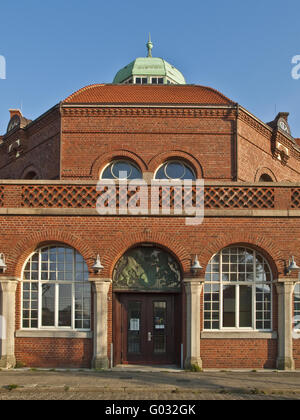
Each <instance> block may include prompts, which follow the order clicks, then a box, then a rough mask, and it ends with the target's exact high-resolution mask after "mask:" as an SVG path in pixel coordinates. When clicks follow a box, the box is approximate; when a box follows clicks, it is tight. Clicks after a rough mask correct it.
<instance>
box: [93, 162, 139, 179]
mask: <svg viewBox="0 0 300 420" xmlns="http://www.w3.org/2000/svg"><path fill="white" fill-rule="evenodd" d="M117 163H128V164H130V165H132V166H133V167H134V168H135V169H137V170H138V171H139V172H140V174H141V178H138V179H143V172H142V170H141V168H140V167H139V166H138V165H137V164H136V163H135V162H133V161H131V160H130V159H116V160H111V161H110V162H109V163H108V164H107V165H105V166H104V168H103V169H102V171H101V173H100V177H99V179H100V180H107V179H108V180H119V179H121V178H117V177H115V176H114V174H113V172H112V171H111V173H112V176H113V178H103V174H104V172H105V171H106V169H107V168H108V167H109V166H110V165H115V164H117ZM129 176H130V175H129ZM126 179H127V180H128V181H130V180H131V179H130V178H126ZM131 181H132V180H131Z"/></svg>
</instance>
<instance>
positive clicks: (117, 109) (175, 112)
mask: <svg viewBox="0 0 300 420" xmlns="http://www.w3.org/2000/svg"><path fill="white" fill-rule="evenodd" d="M62 116H63V117H75V116H81V117H93V116H95V117H99V116H104V117H107V116H111V117H127V116H129V117H131V116H134V117H176V118H180V117H182V118H198V117H230V118H236V113H235V109H234V108H232V107H203V108H202V107H199V108H198V107H188V106H181V107H172V106H165V107H162V106H151V105H150V106H141V105H135V106H132V107H130V106H125V107H124V106H120V105H118V106H109V107H106V106H92V107H88V106H81V107H70V106H68V107H67V108H66V107H63V108H62Z"/></svg>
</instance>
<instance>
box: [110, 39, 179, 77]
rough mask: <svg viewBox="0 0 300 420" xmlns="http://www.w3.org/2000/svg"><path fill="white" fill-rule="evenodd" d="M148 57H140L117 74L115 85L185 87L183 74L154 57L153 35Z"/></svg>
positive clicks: (148, 48) (148, 45) (148, 43)
mask: <svg viewBox="0 0 300 420" xmlns="http://www.w3.org/2000/svg"><path fill="white" fill-rule="evenodd" d="M146 46H147V50H148V55H147V57H139V58H136V59H135V60H134V61H132V62H131V63H130V64H128V65H127V66H125V67H124V68H122V69H121V70H119V71H118V73H117V74H116V76H115V78H114V81H113V84H137V85H138V84H139V85H148V84H151V85H167V84H169V85H174V84H175V85H185V84H186V82H185V78H184V76H183V74H182V73H181V72H180V71H179V70H178V69H177V68H176V67H174V66H172V65H171V64H169V63H168V62H167V61H166V60H164V59H163V58H158V57H152V49H153V43H152V41H151V35H150V34H149V39H148V42H147V44H146Z"/></svg>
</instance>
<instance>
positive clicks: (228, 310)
mask: <svg viewBox="0 0 300 420" xmlns="http://www.w3.org/2000/svg"><path fill="white" fill-rule="evenodd" d="M235 293H236V287H235V286H223V327H224V328H230V327H231V328H234V327H235V319H236V317H235V299H236V297H235Z"/></svg>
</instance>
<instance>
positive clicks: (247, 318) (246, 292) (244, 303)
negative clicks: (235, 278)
mask: <svg viewBox="0 0 300 420" xmlns="http://www.w3.org/2000/svg"><path fill="white" fill-rule="evenodd" d="M239 289H240V314H239V315H240V327H241V328H243V327H252V287H251V286H240V288H239Z"/></svg>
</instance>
